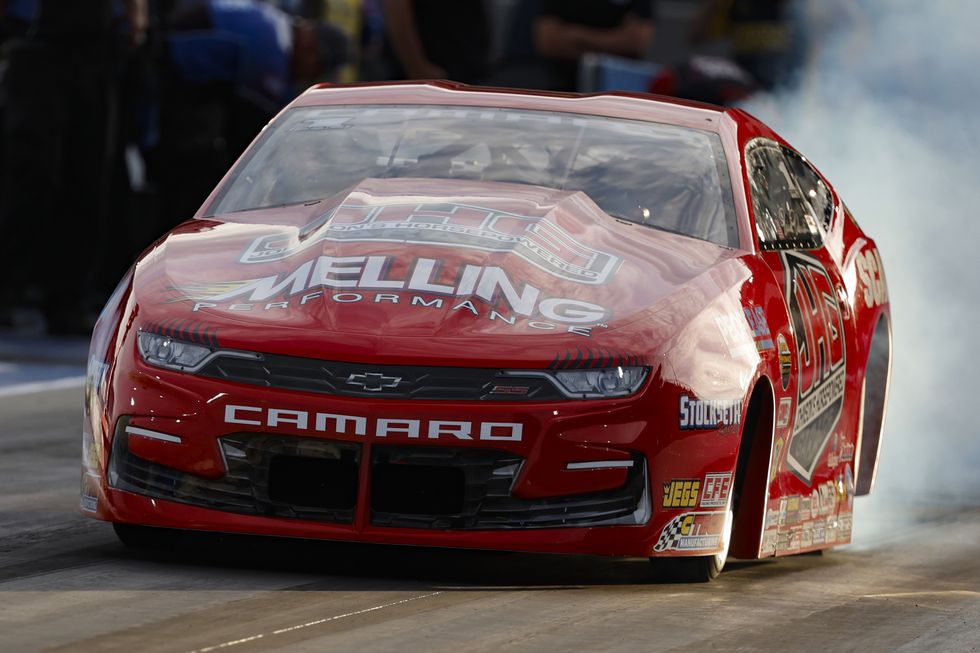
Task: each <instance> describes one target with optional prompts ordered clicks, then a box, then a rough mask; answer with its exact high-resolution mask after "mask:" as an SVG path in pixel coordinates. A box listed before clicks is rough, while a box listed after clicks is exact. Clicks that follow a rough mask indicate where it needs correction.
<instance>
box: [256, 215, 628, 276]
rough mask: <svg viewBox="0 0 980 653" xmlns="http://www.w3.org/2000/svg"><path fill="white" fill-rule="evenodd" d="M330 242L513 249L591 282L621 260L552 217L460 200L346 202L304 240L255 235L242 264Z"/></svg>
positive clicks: (304, 231)
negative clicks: (568, 230)
mask: <svg viewBox="0 0 980 653" xmlns="http://www.w3.org/2000/svg"><path fill="white" fill-rule="evenodd" d="M325 240H330V241H341V242H397V243H413V244H424V245H441V246H445V247H454V248H457V247H465V248H470V249H479V250H484V251H490V252H514V253H515V254H517V255H518V256H520V257H521V258H523V259H524V260H526V261H528V262H529V263H531V264H533V265H535V266H537V267H539V268H541V269H542V270H544V271H546V272H550V273H551V274H553V275H555V276H558V277H561V278H563V279H567V280H569V281H575V282H578V283H588V284H601V283H605V282H606V281H608V280H609V278H610V277H611V276H612V275H613V273H614V272H615V271H616V269H617V268H618V267H619V264H620V262H621V259H620V258H619V257H617V256H614V255H612V254H609V253H607V252H601V251H599V250H597V249H593V248H591V247H589V246H587V245H585V244H583V243H581V242H579V241H578V240H577V239H576V238H575V237H574V236H572V235H571V234H569V233H568V232H567V231H565V230H564V229H562V228H561V227H559V226H558V225H556V224H555V223H554V222H552V221H550V220H548V219H546V218H542V217H533V216H526V215H520V214H517V213H509V212H507V211H499V210H496V209H490V208H484V207H480V206H471V205H468V204H454V203H414V204H398V203H392V204H341V205H340V206H337V207H335V208H333V209H331V210H330V211H328V212H326V213H324V214H323V215H322V216H320V217H319V218H317V219H316V220H315V221H313V222H312V223H310V224H308V225H306V226H305V227H304V228H303V229H302V230H301V231H300V233H299V234H298V235H284V234H270V235H266V236H261V237H259V238H256V239H255V240H253V241H252V242H251V243H250V244H249V245H248V247H246V249H245V251H244V252H243V253H242V256H241V258H240V259H239V260H240V262H242V263H264V262H266V261H278V260H281V259H284V258H287V257H289V256H292V255H294V254H297V253H299V252H302V251H304V250H306V249H309V248H310V247H312V246H313V245H315V244H317V243H319V242H322V241H325Z"/></svg>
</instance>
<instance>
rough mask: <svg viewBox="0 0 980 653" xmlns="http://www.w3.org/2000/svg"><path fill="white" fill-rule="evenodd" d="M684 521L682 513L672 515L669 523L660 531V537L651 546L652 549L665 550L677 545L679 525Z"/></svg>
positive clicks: (679, 539)
mask: <svg viewBox="0 0 980 653" xmlns="http://www.w3.org/2000/svg"><path fill="white" fill-rule="evenodd" d="M683 523H684V515H681V516H680V517H674V518H673V519H672V520H671V522H670V523H669V524H667V525H666V526H664V530H663V532H661V533H660V539H659V540H657V543H656V544H655V545H654V546H653V550H654V551H667V550H669V549H673V548H675V547H676V546H677V543H678V542H680V541H681V525H682V524H683Z"/></svg>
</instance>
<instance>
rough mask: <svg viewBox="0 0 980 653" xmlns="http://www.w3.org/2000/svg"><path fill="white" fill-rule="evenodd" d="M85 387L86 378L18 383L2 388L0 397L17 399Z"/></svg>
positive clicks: (76, 377) (75, 377)
mask: <svg viewBox="0 0 980 653" xmlns="http://www.w3.org/2000/svg"><path fill="white" fill-rule="evenodd" d="M84 385H85V377H84V376H69V377H66V378H62V379H54V380H53V381H34V382H31V383H18V384H16V385H8V386H6V387H0V397H17V396H20V395H30V394H36V393H39V392H51V391H53V390H66V389H68V388H81V387H82V386H84Z"/></svg>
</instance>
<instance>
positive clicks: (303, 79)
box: [0, 0, 980, 541]
mask: <svg viewBox="0 0 980 653" xmlns="http://www.w3.org/2000/svg"><path fill="white" fill-rule="evenodd" d="M978 29H980V3H975V2H963V1H962V0H930V1H929V2H921V1H918V2H917V1H914V0H890V1H889V2H883V1H882V0H653V1H651V0H550V1H549V0H452V1H450V0H85V1H84V2H83V1H81V0H0V125H2V129H0V153H2V155H0V184H2V190H0V243H2V247H3V253H2V261H3V264H2V271H3V273H2V275H0V386H2V385H4V384H8V385H10V384H15V383H22V382H25V381H28V382H29V381H32V380H34V379H35V378H50V377H54V376H58V375H62V376H64V375H66V374H67V375H69V376H70V374H71V373H72V372H70V371H71V370H74V369H76V368H75V366H77V365H81V363H82V362H83V361H84V357H85V353H84V350H85V342H86V338H85V336H86V335H87V334H88V333H89V332H90V329H91V327H92V325H93V323H94V320H95V318H96V316H97V315H98V311H99V309H100V308H101V305H102V303H103V302H104V300H105V298H106V297H107V296H108V294H109V293H110V292H111V290H112V288H113V287H114V285H115V283H116V282H117V280H118V279H119V278H120V277H121V276H122V274H123V273H124V271H125V270H126V268H127V267H128V266H129V265H130V263H131V262H132V260H133V259H134V258H135V257H136V256H137V255H138V254H139V252H140V251H142V250H143V249H144V248H145V247H147V246H148V245H149V244H150V243H152V242H153V240H155V239H156V238H157V237H159V236H160V235H161V234H163V233H164V232H165V231H167V230H168V229H170V228H172V227H174V226H175V225H177V224H178V223H180V222H182V221H184V220H186V219H188V218H190V217H191V216H192V215H193V213H194V212H195V210H196V209H197V208H198V206H199V205H200V203H201V202H202V201H203V200H204V198H205V197H206V196H207V194H208V193H209V192H210V190H211V189H212V188H213V187H214V185H215V184H216V183H217V181H218V180H219V179H220V177H221V176H222V174H223V173H224V172H225V171H226V170H227V169H228V167H229V166H230V165H231V164H232V163H233V162H234V160H235V159H236V158H237V157H238V155H239V154H240V153H241V151H242V150H243V149H244V147H245V146H246V145H247V144H248V143H249V142H250V141H251V139H252V138H253V137H254V136H255V135H256V134H257V133H258V131H259V130H260V129H261V128H262V126H263V125H264V124H265V123H266V122H267V121H268V120H269V119H270V118H271V117H272V116H273V115H274V114H275V113H276V112H277V111H278V110H279V109H281V108H282V107H283V106H284V105H285V104H286V103H288V102H289V101H290V100H291V99H292V98H293V97H295V95H296V94H298V93H299V92H301V91H302V90H303V89H304V88H306V87H307V86H309V85H310V84H311V83H315V82H318V81H331V82H356V81H381V80H394V79H437V78H438V79H452V80H456V81H460V82H465V83H472V84H488V85H498V86H513V87H520V88H539V89H549V90H561V91H602V90H611V89H622V90H632V91H653V92H655V93H660V94H663V95H671V96H677V97H683V98H690V99H696V100H702V101H707V102H713V103H717V104H724V105H739V106H743V107H745V108H747V109H748V110H749V111H750V112H752V113H754V114H755V115H757V116H759V117H760V118H762V119H763V120H765V121H767V122H769V123H770V124H771V125H772V126H773V127H774V128H776V130H777V131H779V132H780V133H781V134H782V135H783V136H785V137H786V138H787V139H788V140H789V141H790V142H791V143H793V144H794V146H796V147H797V148H798V149H800V150H801V151H802V152H803V153H804V154H805V155H807V156H808V157H809V158H810V159H811V160H812V161H813V162H814V163H815V164H816V165H817V167H818V168H820V169H821V171H822V172H823V173H824V174H825V175H826V176H827V177H828V178H829V179H830V180H831V182H832V183H833V184H835V186H836V187H837V190H838V191H839V192H840V194H841V196H842V197H843V198H844V200H845V201H846V202H847V204H848V206H849V207H850V209H851V210H852V211H853V212H854V214H855V215H856V216H857V219H858V220H859V222H860V223H861V224H862V226H863V227H864V228H865V230H866V231H868V232H869V233H870V234H871V235H872V236H873V237H874V238H875V239H876V240H877V241H878V245H879V249H880V251H881V254H882V257H883V259H884V264H885V268H886V271H887V273H888V281H889V286H890V291H891V293H890V294H891V298H892V311H893V316H894V332H895V338H894V343H895V357H894V361H895V368H894V372H893V384H892V396H891V403H890V410H889V415H888V421H887V426H886V439H885V444H884V449H883V453H882V463H881V471H880V475H879V487H878V489H877V491H876V494H875V495H873V496H872V497H871V498H870V499H868V500H866V501H867V502H866V503H865V504H864V505H866V506H867V507H866V508H864V511H863V514H861V515H860V516H859V517H858V519H857V520H856V528H857V537H858V540H859V541H860V539H861V537H862V536H863V535H862V534H870V533H879V532H887V531H888V529H890V528H893V524H894V520H895V519H899V518H901V515H904V514H906V513H907V512H908V510H909V508H910V507H912V506H915V505H919V504H921V503H923V502H927V503H929V502H931V503H940V504H943V505H948V506H951V507H953V508H954V509H955V507H956V506H958V505H963V504H969V505H974V506H975V505H977V504H978V503H980V500H978V497H980V474H978V473H977V471H976V470H977V469H980V443H978V442H977V439H976V436H975V427H974V426H973V415H972V410H971V409H970V406H971V405H972V403H973V401H974V400H975V395H976V392H975V389H976V388H977V383H976V380H975V378H976V373H975V372H974V363H973V358H972V355H971V354H972V353H973V351H974V350H973V347H972V345H973V344H974V337H973V330H974V326H973V325H974V324H975V323H976V322H977V320H976V317H977V314H978V312H980V311H978V309H977V305H978V300H980V293H978V286H980V274H978V272H977V266H976V263H975V260H976V256H975V254H974V250H975V247H976V244H977V243H978V230H980V227H978V220H977V218H976V217H975V214H976V212H977V207H978V206H980V184H978V182H977V179H976V171H977V170H980V165H978V164H980V129H978V127H980V125H978V119H977V114H976V107H978V106H980V82H978V79H980V76H978V75H977V72H976V67H977V64H978V63H980V45H978V44H980V39H978V38H977V37H976V34H977V33H978ZM62 336H76V338H75V339H72V338H70V337H68V338H62ZM25 361H26V363H34V362H37V361H42V362H46V363H47V364H48V367H46V368H43V369H44V370H46V371H41V372H39V371H37V369H38V368H35V367H30V366H29V365H28V366H27V367H25V364H26V363H25ZM79 369H80V368H79ZM52 370H60V371H52ZM38 375H40V376H38ZM858 511H859V512H862V508H861V507H860V504H859V508H858Z"/></svg>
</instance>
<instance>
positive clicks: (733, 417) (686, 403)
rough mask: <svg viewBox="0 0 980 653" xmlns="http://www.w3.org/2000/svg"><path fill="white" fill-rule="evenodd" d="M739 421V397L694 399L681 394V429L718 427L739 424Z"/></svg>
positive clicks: (740, 405)
mask: <svg viewBox="0 0 980 653" xmlns="http://www.w3.org/2000/svg"><path fill="white" fill-rule="evenodd" d="M741 421H742V400H741V399H720V400H719V399H695V398H694V397H691V396H689V395H681V398H680V428H681V430H693V429H718V428H722V427H724V426H734V425H736V424H740V423H741Z"/></svg>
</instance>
